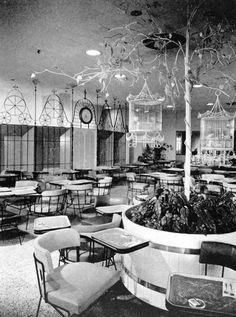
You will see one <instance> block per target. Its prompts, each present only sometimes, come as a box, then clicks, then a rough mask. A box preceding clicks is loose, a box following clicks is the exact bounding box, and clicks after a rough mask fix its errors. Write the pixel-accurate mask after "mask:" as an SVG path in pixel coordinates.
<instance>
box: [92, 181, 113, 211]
mask: <svg viewBox="0 0 236 317" xmlns="http://www.w3.org/2000/svg"><path fill="white" fill-rule="evenodd" d="M112 179H113V178H112V177H111V176H105V177H104V178H103V179H100V180H99V181H98V182H97V184H95V185H94V187H93V193H92V195H93V197H94V199H95V206H106V205H110V194H111V188H112Z"/></svg>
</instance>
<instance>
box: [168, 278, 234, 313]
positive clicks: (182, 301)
mask: <svg viewBox="0 0 236 317" xmlns="http://www.w3.org/2000/svg"><path fill="white" fill-rule="evenodd" d="M226 282H234V283H236V280H234V281H230V280H228V279H224V278H217V277H212V276H204V275H190V274H178V273H173V274H171V275H170V278H169V283H168V288H167V293H166V307H167V309H168V310H169V311H171V312H174V313H175V314H178V312H180V313H182V314H183V316H190V315H192V314H194V315H198V316H211V317H224V316H225V317H226V316H227V317H232V316H236V298H233V297H230V296H225V295H224V294H223V286H224V283H226ZM223 295H224V296H223ZM227 295H228V293H227ZM181 316H182V315H181Z"/></svg>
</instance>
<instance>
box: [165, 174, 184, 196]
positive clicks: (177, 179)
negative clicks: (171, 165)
mask: <svg viewBox="0 0 236 317" xmlns="http://www.w3.org/2000/svg"><path fill="white" fill-rule="evenodd" d="M160 186H161V187H163V188H167V189H171V190H172V191H174V192H178V193H180V192H183V191H184V183H183V178H182V176H181V175H177V176H171V175H163V174H161V175H160Z"/></svg>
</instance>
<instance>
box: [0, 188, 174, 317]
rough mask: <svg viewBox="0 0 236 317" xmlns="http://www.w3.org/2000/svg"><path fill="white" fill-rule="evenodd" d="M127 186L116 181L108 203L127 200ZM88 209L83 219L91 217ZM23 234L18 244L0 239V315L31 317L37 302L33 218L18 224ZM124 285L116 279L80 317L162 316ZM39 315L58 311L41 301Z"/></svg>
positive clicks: (50, 315)
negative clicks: (27, 225) (132, 295)
mask: <svg viewBox="0 0 236 317" xmlns="http://www.w3.org/2000/svg"><path fill="white" fill-rule="evenodd" d="M126 194H127V187H126V185H125V183H123V184H122V183H121V184H116V185H115V186H114V187H113V188H112V192H111V204H119V203H127V198H126ZM94 215H95V214H93V213H91V212H89V213H87V214H84V215H83V219H86V218H89V217H93V216H94ZM70 219H71V222H72V226H73V225H74V224H77V223H79V220H78V218H77V217H76V218H74V217H72V213H71V216H70ZM20 229H21V230H22V234H23V237H24V240H23V244H22V245H19V242H18V239H17V237H16V236H14V234H11V236H9V237H7V239H5V240H4V241H3V240H2V239H1V240H0V246H1V247H0V276H1V287H0V316H1V317H29V316H35V313H36V309H37V303H38V298H39V295H38V287H37V281H36V274H35V268H34V263H33V257H32V254H33V241H34V239H35V237H36V235H34V233H33V219H30V224H29V228H28V230H27V232H26V231H25V223H22V224H21V225H20ZM98 265H100V264H98ZM127 295H130V294H129V292H128V291H127V290H126V288H125V287H124V286H123V284H122V283H121V282H118V283H117V284H116V285H115V286H114V287H112V288H111V289H110V290H109V291H108V292H107V293H106V294H104V295H103V296H102V297H101V298H100V299H99V300H98V301H97V302H96V303H95V304H94V305H93V306H92V307H91V308H89V309H88V310H87V311H86V312H84V313H83V314H82V315H81V316H83V317H106V316H107V317H108V316H109V317H110V316H112V317H116V316H117V317H118V316H119V317H144V316H145V317H146V316H149V317H152V316H153V317H154V316H155V317H164V316H167V315H168V314H167V312H164V311H161V310H158V309H157V308H154V307H153V306H150V305H147V304H145V303H144V302H142V301H141V300H139V299H137V298H131V299H130V297H129V296H127ZM39 316H40V317H43V316H45V317H46V316H47V317H54V316H58V314H57V313H56V312H55V311H54V309H53V308H51V306H49V305H48V304H45V303H42V305H41V309H40V314H39Z"/></svg>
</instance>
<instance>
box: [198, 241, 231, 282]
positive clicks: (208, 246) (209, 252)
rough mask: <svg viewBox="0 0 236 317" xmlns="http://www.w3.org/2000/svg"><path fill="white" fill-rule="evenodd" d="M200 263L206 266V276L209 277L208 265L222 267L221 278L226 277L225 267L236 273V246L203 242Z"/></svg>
mask: <svg viewBox="0 0 236 317" xmlns="http://www.w3.org/2000/svg"><path fill="white" fill-rule="evenodd" d="M199 262H200V263H203V264H205V275H207V266H208V264H213V265H220V266H222V273H221V277H224V268H225V267H228V268H230V269H232V270H234V271H236V246H235V245H232V244H229V243H224V242H218V241H203V242H202V243H201V248H200V255H199Z"/></svg>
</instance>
